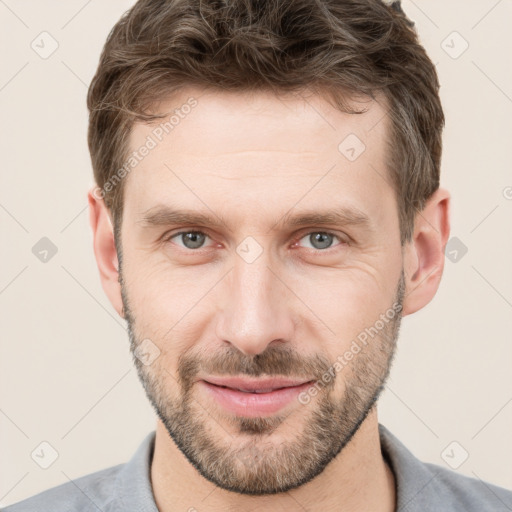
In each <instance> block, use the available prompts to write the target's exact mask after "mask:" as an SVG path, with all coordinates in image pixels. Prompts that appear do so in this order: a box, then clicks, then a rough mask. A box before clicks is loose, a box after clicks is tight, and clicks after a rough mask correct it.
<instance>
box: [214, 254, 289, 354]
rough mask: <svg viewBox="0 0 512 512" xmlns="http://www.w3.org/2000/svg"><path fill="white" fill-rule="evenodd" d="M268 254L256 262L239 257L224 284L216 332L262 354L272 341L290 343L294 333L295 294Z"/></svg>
mask: <svg viewBox="0 0 512 512" xmlns="http://www.w3.org/2000/svg"><path fill="white" fill-rule="evenodd" d="M264 255H265V252H264V253H263V254H262V255H261V256H260V257H259V258H258V259H257V260H256V261H254V262H252V263H247V262H246V261H244V260H243V259H242V258H239V257H238V256H236V257H235V263H234V268H233V269H232V271H231V272H229V274H228V275H227V276H226V278H225V279H224V282H223V284H222V299H220V302H219V310H218V320H217V324H216V334H217V336H218V339H220V340H222V341H224V342H228V343H231V344H232V345H233V346H235V347H236V348H237V349H238V350H240V351H241V352H243V353H244V354H246V355H257V354H260V353H262V352H264V351H265V349H266V348H267V346H268V345H269V344H270V343H272V342H276V343H278V342H281V343H282V342H288V341H290V340H291V339H292V338H293V334H294V321H293V311H292V309H291V300H292V295H293V293H292V292H291V291H290V290H289V289H288V288H287V284H285V282H286V280H285V279H283V278H281V279H280V278H279V274H278V272H276V270H275V269H271V268H269V265H268V263H269V262H268V259H267V258H266V257H264ZM276 274H277V276H276ZM283 281H285V282H283Z"/></svg>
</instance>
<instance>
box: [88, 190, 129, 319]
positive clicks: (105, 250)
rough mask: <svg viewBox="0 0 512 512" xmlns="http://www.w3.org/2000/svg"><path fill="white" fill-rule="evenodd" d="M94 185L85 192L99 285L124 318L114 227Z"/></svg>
mask: <svg viewBox="0 0 512 512" xmlns="http://www.w3.org/2000/svg"><path fill="white" fill-rule="evenodd" d="M98 190H99V189H98V187H97V186H94V187H93V188H91V189H90V190H89V192H88V194H87V200H88V203H89V222H90V224H91V228H92V233H93V244H94V255H95V256H96V263H97V264H98V270H99V271H100V279H101V285H102V286H103V290H104V291H105V293H106V294H107V297H108V298H109V300H110V303H111V304H112V306H114V309H115V310H116V311H117V313H118V314H119V315H120V316H121V317H123V318H124V312H123V301H122V297H121V285H120V284H119V272H118V270H119V261H118V259H117V250H116V245H115V241H114V228H113V225H112V221H111V217H110V212H109V210H108V208H107V206H106V205H105V202H104V201H103V199H102V198H100V197H99V195H98V194H97V191H98Z"/></svg>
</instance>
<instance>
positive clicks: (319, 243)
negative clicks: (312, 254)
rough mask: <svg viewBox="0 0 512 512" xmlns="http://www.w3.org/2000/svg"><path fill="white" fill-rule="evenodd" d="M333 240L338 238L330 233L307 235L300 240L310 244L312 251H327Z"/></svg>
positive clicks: (318, 232)
mask: <svg viewBox="0 0 512 512" xmlns="http://www.w3.org/2000/svg"><path fill="white" fill-rule="evenodd" d="M334 238H338V237H337V236H336V235H333V234H331V233H324V232H322V231H317V232H313V233H309V234H308V235H306V236H305V237H303V238H302V240H304V239H307V240H308V241H309V243H311V245H312V247H313V249H317V250H322V249H328V248H329V247H330V246H331V245H332V244H333V240H334Z"/></svg>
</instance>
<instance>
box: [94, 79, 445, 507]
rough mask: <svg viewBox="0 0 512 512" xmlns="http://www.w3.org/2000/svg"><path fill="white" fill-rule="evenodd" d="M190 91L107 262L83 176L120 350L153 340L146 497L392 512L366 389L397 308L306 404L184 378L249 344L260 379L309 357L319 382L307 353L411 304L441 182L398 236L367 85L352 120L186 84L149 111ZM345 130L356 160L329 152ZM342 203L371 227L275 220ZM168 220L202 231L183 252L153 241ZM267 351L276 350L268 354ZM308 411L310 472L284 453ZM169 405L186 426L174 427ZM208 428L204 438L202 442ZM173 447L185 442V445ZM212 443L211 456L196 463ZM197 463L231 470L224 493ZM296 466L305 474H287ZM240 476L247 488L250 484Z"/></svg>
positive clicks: (434, 261) (437, 250)
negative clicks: (151, 218) (247, 255)
mask: <svg viewBox="0 0 512 512" xmlns="http://www.w3.org/2000/svg"><path fill="white" fill-rule="evenodd" d="M190 96H194V97H195V98H196V99H197V100H198V105H197V106H196V107H195V108H194V109H193V111H192V112H191V113H190V114H189V115H188V116H187V117H186V118H185V119H183V120H181V122H180V124H179V125H178V126H176V127H175V128H174V130H173V131H172V132H170V133H169V134H168V135H167V136H165V137H164V139H163V140H162V142H161V143H159V144H158V145H157V146H156V147H155V148H154V149H152V150H151V151H150V152H149V154H148V155H147V156H146V157H145V158H144V159H143V160H142V161H141V162H140V163H139V164H138V165H137V167H136V168H135V169H134V170H133V171H132V172H131V173H130V174H129V175H128V176H127V177H126V178H125V180H126V182H125V190H124V214H123V222H122V228H121V240H120V241H119V243H120V247H119V249H121V246H122V258H119V256H121V254H120V253H118V251H117V249H116V244H115V240H114V235H113V229H112V221H111V217H110V212H109V211H108V209H107V208H106V207H105V204H104V202H103V200H101V199H98V198H97V197H96V196H95V195H94V193H93V189H91V191H90V192H89V206H90V222H91V226H92V229H93V234H94V252H95V256H96V259H97V263H98V268H99V272H100V277H101V281H102V285H103V288H104V290H105V292H106V294H107V296H108V297H109V299H110V301H111V303H112V305H113V306H114V308H115V309H116V310H117V312H118V313H119V315H121V316H123V317H124V318H126V319H127V321H128V324H129V331H130V340H131V343H132V350H135V349H136V348H137V346H138V345H139V344H140V343H141V342H142V340H144V339H150V340H151V343H153V344H154V345H156V346H157V347H158V349H159V350H160V354H159V356H158V357H157V358H156V359H155V360H154V361H153V362H152V363H151V364H150V365H143V364H141V363H140V362H138V360H137V359H136V360H135V362H136V365H137V369H138V371H139V376H140V378H141V380H142V382H143V384H144V385H145V387H146V392H147V393H148V397H149V398H150V400H151V401H152V403H153V405H154V406H155V408H156V410H157V412H159V413H160V414H159V418H158V420H157V428H156V442H155V452H154V459H153V463H152V467H151V479H152V486H153V493H154V496H155V500H156V503H157V505H158V508H159V510H160V511H161V512H166V511H170V510H194V509H197V510H200V511H217V510H218V511H220V510H222V511H226V510H228V511H229V510H233V511H234V510H244V511H245V510H247V511H249V510H258V511H292V510H298V509H301V506H302V507H304V509H307V510H322V511H331V510H332V511H334V510H337V511H339V510H344V511H362V510H374V511H377V512H380V511H392V510H395V505H396V494H395V482H394V477H393V474H392V471H391V470H390V468H389V467H388V466H387V464H386V463H385V461H384V459H383V458H382V455H381V449H380V441H379V435H378V418H377V411H376V407H375V405H374V403H373V401H372V400H373V399H376V398H377V396H378V393H379V391H380V388H381V387H382V385H383V382H384V381H385V378H386V376H387V373H388V371H389V367H390V364H391V360H392V354H393V350H394V347H395V344H396V338H397V336H398V327H399V323H400V315H397V316H396V317H395V318H394V319H393V321H391V322H388V323H387V324H386V325H387V327H386V328H384V329H382V330H381V331H380V332H379V334H378V336H376V338H375V340H374V341H373V342H372V343H370V344H369V345H368V346H367V347H365V349H364V350H362V352H361V353H360V354H358V355H356V356H354V359H352V361H350V362H349V364H347V365H346V366H345V367H344V368H343V369H342V370H341V371H339V372H336V376H335V378H334V379H333V381H332V382H331V383H330V384H329V385H327V386H325V387H324V388H323V389H322V390H321V391H320V392H318V394H317V395H316V396H313V397H311V400H310V401H309V402H308V403H307V404H301V403H300V402H299V401H296V400H294V401H293V402H292V403H291V404H288V405H287V406H286V408H285V409H284V410H283V412H282V413H281V411H280V413H279V414H275V415H271V416H270V417H266V418H265V419H262V418H251V419H247V418H241V417H237V416H235V415H233V414H230V413H227V412H226V411H225V410H223V409H222V408H221V407H220V406H219V405H218V404H217V403H215V401H213V400H212V399H211V397H210V396H209V395H207V394H206V393H205V391H204V389H203V388H202V387H201V386H200V384H199V383H198V380H199V378H200V376H201V375H203V376H204V369H205V368H206V369H208V368H209V369H210V370H216V371H214V372H213V373H215V374H220V373H222V370H224V371H225V373H228V374H230V375H243V374H242V371H241V369H242V368H246V369H247V366H242V364H243V363H244V364H246V365H249V367H250V368H253V369H254V368H256V366H252V364H253V362H254V356H256V355H258V356H259V357H260V358H261V362H262V363H265V364H264V365H263V368H265V369H267V370H269V371H268V372H267V373H269V374H271V375H279V374H280V373H279V371H278V370H279V368H281V369H282V368H283V367H285V368H286V369H287V371H289V372H290V373H288V375H301V374H302V372H304V374H306V372H307V371H308V368H309V372H310V375H314V376H315V377H318V376H319V375H320V373H316V372H320V370H321V369H323V368H324V367H323V366H322V364H320V365H319V366H317V367H315V366H314V365H313V366H309V367H308V366H307V363H312V362H314V361H323V362H327V363H331V364H332V363H333V362H334V361H335V360H336V358H337V357H338V356H340V355H342V354H344V353H345V352H346V351H347V350H348V349H349V348H350V346H351V343H352V342H353V340H354V339H356V337H357V336H358V334H360V333H361V332H363V331H364V330H365V328H369V327H370V326H373V325H375V323H376V321H377V320H378V319H379V318H381V317H380V315H382V314H383V313H385V312H386V311H388V310H389V308H390V307H391V306H392V305H393V304H394V303H396V301H397V299H398V300H399V302H400V303H401V305H402V311H401V316H406V315H409V314H412V313H414V312H415V311H418V310H419V309H421V308H423V307H424V306H425V305H426V304H428V303H429V302H430V300H432V298H433V297H434V295H435V293H436V291H437V289H438V286H439V282H440V279H441V276H442V271H443V265H444V247H445V244H446V241H447V239H448V237H449V231H450V227H449V201H450V196H449V193H448V192H447V191H446V190H445V189H442V188H440V189H438V190H437V191H436V192H435V193H434V194H433V196H432V197H431V198H430V200H429V201H428V202H427V204H426V206H425V208H424V209H423V210H422V211H421V212H418V214H417V215H416V219H415V228H414V234H413V238H412V240H411V241H410V242H409V243H407V244H406V245H405V246H404V247H402V246H401V245H400V231H399V223H398V210H397V202H396V197H395V193H394V191H393V189H392V188H391V186H390V184H389V180H387V179H386V176H387V171H386V169H385V166H384V162H385V155H386V153H385V151H386V146H385V141H386V137H387V133H388V130H389V126H388V124H387V123H388V118H387V116H386V115H385V112H386V106H385V102H384V100H383V99H382V98H380V99H378V101H367V102H366V103H365V104H364V105H363V106H364V107H366V108H367V109H368V110H367V112H366V113H364V114H361V115H350V114H345V113H342V112H339V111H338V110H336V109H335V108H334V107H332V106H331V105H330V104H328V103H327V102H325V100H323V99H322V98H321V97H319V96H316V95H309V96H303V97H301V96H298V95H288V96H286V97H284V96H283V97H281V98H276V97H275V96H273V95H272V94H270V93H264V92H258V93H256V94H251V95H248V94H242V93H236V94H235V93H226V92H213V91H208V92H206V91H201V90H198V89H192V88H190V89H188V90H186V91H182V93H181V94H180V95H178V96H175V97H173V98H172V100H171V99H166V100H165V101H163V102H162V103H161V105H160V108H161V110H162V111H164V112H165V111H169V112H170V111H172V110H173V109H174V108H177V107H179V106H180V105H182V104H183V103H185V102H186V100H187V98H189V97H190ZM357 106H358V107H361V105H360V104H358V105H357ZM153 129H154V126H149V125H145V124H137V125H135V126H134V128H133V130H132V133H131V138H130V146H131V148H132V149H135V148H138V147H140V146H141V145H142V144H143V143H144V141H145V140H146V137H147V136H148V135H150V134H151V132H152V130H153ZM351 133H352V134H356V135H357V137H358V138H359V139H360V140H361V141H363V143H364V145H365V146H366V149H365V151H364V152H363V153H362V154H361V155H360V156H359V157H358V158H357V159H356V160H355V161H349V160H348V159H347V158H345V156H344V155H342V154H341V153H340V152H339V150H338V145H339V144H340V142H341V141H343V140H344V139H345V137H347V136H348V135H349V134H351ZM158 205H166V206H172V207H179V208H188V209H191V210H196V211H202V212H206V213H210V214H211V215H212V216H214V217H215V218H216V219H217V220H218V219H219V218H220V219H223V223H222V224H220V225H219V226H216V227H211V226H208V225H185V224H172V225H158V226H154V225H148V224H147V223H146V222H144V216H145V215H146V216H147V212H148V211H149V210H150V209H152V208H153V210H152V211H154V208H155V207H157V206H158ZM342 205H343V206H351V207H356V208H358V209H359V210H360V211H361V212H363V213H364V214H365V215H366V216H367V217H368V219H369V222H368V224H366V225H363V224H337V223H334V224H332V225H321V226H319V225H315V224H310V225H305V226H301V227H298V228H297V227H294V226H290V225H283V226H279V228H277V227H276V225H277V223H278V221H280V220H282V219H283V217H284V216H285V214H287V213H290V214H293V215H295V214H298V213H300V212H302V211H305V210H312V211H317V212H318V211H320V210H322V211H323V210H327V209H331V208H335V207H338V206H342ZM192 228H193V229H192ZM183 230H188V231H189V232H190V231H202V232H203V233H205V234H206V235H208V237H206V238H205V240H204V245H203V246H202V247H201V248H200V249H198V250H196V252H194V250H192V249H188V248H187V247H186V246H185V245H184V241H183V239H182V238H180V237H174V238H172V239H170V238H168V237H170V236H171V235H173V234H176V233H178V232H180V231H183ZM319 232H320V233H325V232H329V233H332V234H334V235H336V236H335V237H334V238H332V244H331V246H330V247H328V248H326V249H321V250H323V251H324V252H320V249H319V250H318V251H317V253H315V252H314V247H315V246H313V245H312V243H314V241H313V242H312V240H311V238H310V237H309V235H310V234H312V233H313V234H316V233H319ZM164 235H165V236H164ZM249 236H250V237H252V238H253V239H254V240H256V242H257V243H258V244H259V247H260V248H261V251H262V252H261V254H260V255H259V257H258V258H256V259H255V260H254V261H252V262H250V263H249V262H247V261H246V260H244V258H242V257H241V256H240V254H239V253H237V247H239V246H240V244H241V243H242V242H243V241H244V240H245V239H246V238H247V237H249ZM337 237H339V238H337ZM242 247H244V246H243V245H242ZM317 247H318V246H317ZM120 264H121V267H122V268H121V269H120V268H119V267H120ZM120 272H121V275H120ZM401 278H403V282H402V284H403V290H402V292H403V293H402V294H401V296H400V293H399V291H400V287H399V285H400V283H401ZM120 281H121V282H120ZM121 285H122V286H121ZM270 353H274V354H275V355H276V358H274V359H272V358H270V357H267V356H268V355H269V354H270ZM290 354H291V356H292V357H291V358H290V357H289V356H290ZM215 356H216V357H215ZM293 356H295V357H293ZM184 361H185V362H189V363H190V362H193V363H194V362H195V363H196V366H194V365H193V364H192V365H190V366H187V365H184V364H183V363H184ZM287 362H288V363H287ZM184 368H188V373H186V372H185V370H183V369H184ZM199 368H201V369H202V370H199ZM180 369H181V370H180ZM234 369H239V370H240V373H238V372H236V371H234ZM217 370H218V372H217ZM201 371H203V374H202V373H201ZM281 374H284V373H281ZM358 376H359V377H358ZM358 378H359V379H360V380H359V381H358ZM354 389H357V390H358V393H359V394H358V395H357V396H358V399H360V402H361V403H360V404H359V405H355V406H354V405H353V404H351V403H349V402H348V401H347V397H348V396H350V392H351V390H352V391H353V390H354ZM185 403H186V404H188V410H186V411H185V410H184V407H185V406H184V404H185ZM329 404H330V405H331V406H332V409H329V408H328V407H327V406H328V405H329ZM343 407H345V409H343ZM329 410H330V411H331V412H330V413H329ZM186 413H187V414H188V415H187V414H186ZM320 413H321V414H323V416H322V417H323V418H324V419H327V420H330V423H328V425H329V426H328V431H329V432H330V433H331V434H334V433H335V434H336V435H331V436H329V437H328V439H330V440H331V441H326V440H323V443H321V444H320V446H322V447H323V448H324V449H327V448H329V449H331V450H332V451H333V452H335V453H331V456H330V457H327V456H326V457H324V459H325V460H323V464H320V461H319V460H316V462H317V463H318V464H317V465H316V466H315V465H314V464H311V467H310V468H309V469H310V471H309V473H308V472H307V471H306V470H307V468H306V466H307V464H305V463H301V464H294V465H293V466H294V468H295V469H293V471H290V468H285V463H286V462H287V460H286V455H287V454H289V453H291V452H293V453H294V454H296V455H298V456H299V457H302V456H303V457H304V460H313V461H315V457H314V454H313V453H312V443H311V440H312V439H313V438H314V435H318V429H316V426H317V425H316V423H315V422H314V421H315V417H318V415H319V414H320ZM315 414H316V415H317V416H315ZM340 415H342V416H343V419H344V420H346V423H347V424H346V425H343V427H344V428H341V420H340ZM173 418H178V419H179V418H190V422H189V423H188V424H187V423H184V424H183V425H178V424H177V423H176V424H174V425H173V424H172V423H173V422H172V419H173ZM176 422H178V420H176ZM308 425H310V426H311V425H313V426H315V429H313V432H314V433H315V434H314V435H313V438H307V437H305V436H306V432H307V426H308ZM244 426H245V430H244V429H243V428H242V427H244ZM350 426H352V427H354V429H353V431H350V428H349V427H350ZM172 428H174V429H175V431H174V432H171V431H172ZM337 429H339V430H337ZM177 432H178V433H179V432H181V433H185V432H188V434H189V435H190V436H191V437H192V440H190V439H189V440H188V441H186V440H184V439H181V440H178V443H176V439H174V440H173V437H175V435H176V433H177ZM170 434H174V436H173V435H170ZM341 438H343V439H344V440H345V445H343V446H341V444H342V443H341V444H340V439H341ZM205 439H209V440H210V441H211V443H210V444H209V445H208V444H201V443H204V442H205ZM301 440H303V441H307V442H304V443H303V444H300V441H301ZM180 443H181V444H182V446H181V449H180V447H179V444H180ZM329 443H330V444H329ZM184 445H187V446H189V447H196V448H198V450H199V452H198V453H195V454H191V453H188V454H187V453H184V450H183V447H184ZM214 448H215V449H216V450H217V451H216V452H215V454H214V455H215V457H213V456H212V457H210V458H208V455H209V454H210V455H212V454H213V453H214V452H213V449H214ZM283 449H284V451H280V450H283ZM201 450H202V451H201ZM208 450H211V451H210V452H208ZM294 450H295V451H294ZM235 453H236V454H241V455H242V457H241V458H239V459H236V458H234V454H235ZM255 455H258V456H259V457H260V458H259V459H255ZM309 456H311V457H310V458H309V459H308V458H307V457H309ZM194 457H195V459H194ZM191 459H192V462H194V463H192V462H191ZM212 460H217V461H218V463H219V465H220V466H222V464H223V463H225V465H226V467H231V468H233V471H234V472H235V475H236V476H237V478H238V480H236V479H235V481H234V483H235V484H237V485H239V488H238V490H237V491H236V492H235V490H233V489H231V490H229V486H228V485H227V482H226V481H225V480H223V475H224V474H223V473H222V471H220V469H219V468H217V470H216V469H215V468H214V467H213V465H212V464H210V463H211V461H212ZM256 460H259V461H260V462H261V464H258V463H256V462H255V461H256ZM298 460H301V459H300V458H299V459H298ZM247 461H249V462H247ZM265 463H267V464H266V465H265ZM314 466H315V467H316V472H315V471H314V469H315V467H314ZM200 469H201V470H202V471H200ZM280 471H281V473H279V472H280ZM306 473H307V474H306ZM262 475H267V478H265V477H262ZM276 475H281V476H283V477H284V476H286V478H288V479H289V481H288V482H287V484H288V485H287V486H284V487H283V489H282V490H281V491H280V492H275V491H276V489H274V492H271V489H270V488H267V489H266V490H265V484H268V485H270V483H271V482H273V479H272V477H273V476H276ZM301 475H302V476H303V477H307V481H305V482H302V483H300V485H299V484H298V479H299V478H300V477H301ZM224 476H225V475H224ZM216 477H217V478H218V480H217V481H216V480H215V478H216ZM294 478H295V485H294ZM251 482H252V483H251ZM223 484H226V485H223ZM244 485H246V486H249V485H252V486H253V487H252V490H253V491H255V490H257V489H259V491H260V492H259V493H253V494H251V493H249V492H248V491H249V490H251V489H249V487H245V488H244V487H243V486H244ZM231 487H233V482H231ZM244 489H245V491H247V492H243V490H244ZM191 507H193V508H191Z"/></svg>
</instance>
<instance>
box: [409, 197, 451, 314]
mask: <svg viewBox="0 0 512 512" xmlns="http://www.w3.org/2000/svg"><path fill="white" fill-rule="evenodd" d="M449 210H450V193H449V192H448V191H447V190H445V189H442V188H439V189H437V190H436V192H434V194H433V195H432V196H431V198H430V199H429V200H428V201H427V203H426V205H425V208H423V210H422V211H421V212H417V213H416V218H415V223H414V233H413V236H412V240H411V242H409V243H408V244H407V246H406V248H405V250H404V274H405V279H406V290H405V295H404V301H403V311H402V314H403V316H406V315H410V314H411V313H415V312H416V311H418V310H420V309H421V308H423V307H424V306H426V305H427V304H428V303H429V302H430V301H431V300H432V299H433V298H434V295H435V294H436V292H437V290H438V288H439V283H440V282H441V276H442V274H443V269H444V249H445V246H446V242H447V241H448V237H449V235H450V218H449V215H450V211H449Z"/></svg>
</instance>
